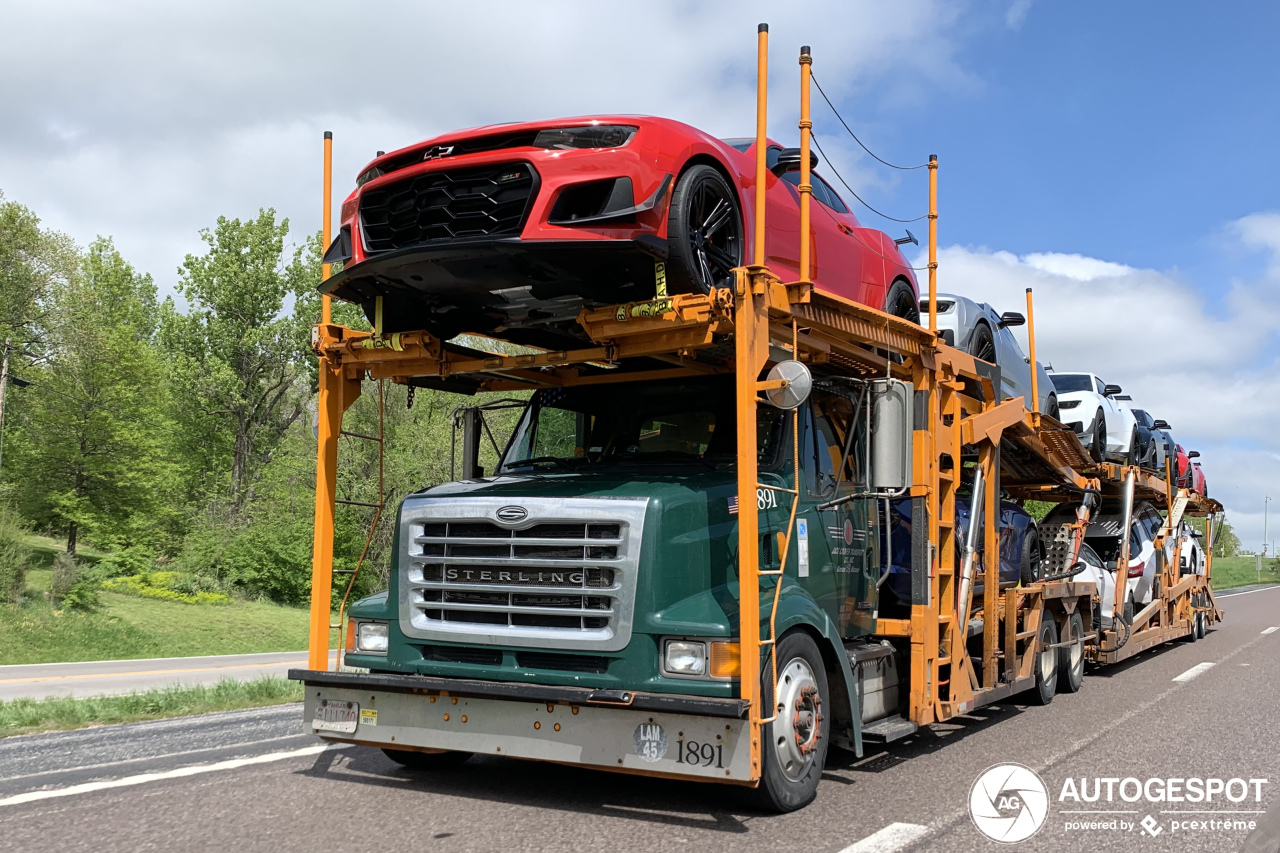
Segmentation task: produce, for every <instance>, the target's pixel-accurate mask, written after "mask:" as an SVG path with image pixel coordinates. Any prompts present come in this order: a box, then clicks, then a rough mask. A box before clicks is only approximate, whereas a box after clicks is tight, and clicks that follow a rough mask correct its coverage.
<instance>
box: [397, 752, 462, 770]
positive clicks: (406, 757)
mask: <svg viewBox="0 0 1280 853" xmlns="http://www.w3.org/2000/svg"><path fill="white" fill-rule="evenodd" d="M382 751H383V753H384V754H386V756H387V758H390V759H391V760H392V761H394V762H395V763H396V764H402V765H404V766H405V767H408V768H409V769H410V770H449V769H450V768H453V767H457V766H458V765H459V764H462V763H463V762H464V761H466V760H467V759H468V758H470V757H471V753H470V752H451V751H445V750H441V751H440V752H418V751H417V750H415V749H384V750H382Z"/></svg>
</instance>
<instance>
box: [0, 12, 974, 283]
mask: <svg viewBox="0 0 1280 853" xmlns="http://www.w3.org/2000/svg"><path fill="white" fill-rule="evenodd" d="M958 15H959V11H958V9H957V8H956V6H955V5H954V4H950V3H945V2H943V0H904V2H901V3H895V4H892V5H891V6H890V5H886V4H880V3H876V2H873V0H852V2H851V0H808V2H796V3H791V4H787V5H785V6H778V5H777V4H774V3H767V2H764V0H748V1H747V2H730V0H715V2H704V3H697V4H690V3H687V2H682V0H653V2H647V3H643V4H632V5H623V4H585V3H580V2H571V0H547V2H542V3H539V4H537V6H536V7H534V6H530V5H528V4H526V3H520V2H516V0H504V2H491V3H487V4H484V5H483V6H481V5H480V4H427V3H419V2H410V0H400V1H399V2H384V3H379V4H376V5H375V6H369V5H367V4H358V3H351V2H341V1H340V0H319V1H318V2H312V3H306V4H300V5H299V4H269V3H256V2H252V0H226V2H221V3H217V4H191V3H170V2H161V0H122V2H118V3H112V4H110V5H109V6H107V5H103V4H100V3H94V2H89V0H81V2H60V3H56V4H55V3H29V4H18V5H15V6H12V8H7V9H6V11H5V27H6V32H8V33H11V34H17V33H21V34H22V36H21V37H20V38H19V37H14V38H10V39H7V40H6V43H5V50H4V51H0V76H2V77H3V78H4V79H5V81H6V83H7V85H6V86H4V87H2V88H0V114H2V115H4V116H5V120H4V121H3V122H0V188H3V189H4V191H5V194H6V196H7V197H8V198H10V199H14V200H17V201H21V202H23V203H24V204H27V205H28V206H30V207H32V208H33V209H34V210H36V212H37V213H39V214H40V215H41V216H42V217H43V218H44V219H45V220H46V222H47V223H48V224H49V225H51V226H53V227H56V228H59V229H61V230H64V231H67V232H68V233H70V234H72V236H74V237H76V238H77V239H78V240H80V241H81V242H86V241H87V240H89V239H91V238H92V237H93V235H95V234H97V233H109V234H113V235H114V236H115V237H116V241H117V245H119V246H120V248H121V250H122V251H123V252H124V253H125V255H126V256H127V257H129V259H130V260H131V261H132V262H134V263H135V265H137V266H138V267H140V268H141V269H144V270H147V271H150V272H152V273H154V274H155V275H156V278H157V281H158V283H159V284H160V285H161V287H162V288H163V287H166V286H171V285H172V283H173V282H174V280H176V274H175V270H176V268H177V266H178V265H179V264H180V263H181V261H182V257H183V255H184V254H185V253H186V252H189V251H192V250H193V249H198V248H199V243H198V240H197V238H196V232H197V230H198V229H200V228H202V227H208V226H211V225H212V224H213V222H214V220H215V219H216V217H217V216H219V215H228V216H241V217H244V216H249V215H252V214H253V213H254V212H255V211H256V210H257V208H258V207H269V206H271V207H275V208H276V209H277V210H278V211H279V212H280V213H282V214H284V215H288V216H289V217H291V219H292V220H293V224H294V227H295V234H296V233H297V232H298V231H299V230H304V231H311V230H314V229H316V228H318V226H319V200H320V199H319V195H320V192H319V179H320V150H321V149H320V136H321V132H322V131H323V130H332V131H333V132H334V137H335V169H334V171H335V185H336V190H335V194H336V195H338V196H339V200H340V199H341V196H342V195H343V194H345V191H346V189H347V188H348V187H350V186H351V185H352V184H353V182H354V177H355V175H356V173H357V172H358V170H359V169H360V167H361V166H362V165H363V164H364V163H365V162H367V161H368V159H369V158H370V157H372V156H373V153H374V151H375V150H377V149H385V150H392V149H394V148H397V147H400V146H403V145H407V144H410V143H412V142H415V141H418V140H420V139H423V138H426V137H428V136H431V135H433V134H436V133H440V132H443V131H446V130H451V129H456V128H462V127H469V126H474V125H479V124H487V123H492V122H499V121H510V120H515V119H532V118H542V117H553V116H566V115H583V114H591V113H600V112H622V113H652V114H658V115H667V116H671V117H673V118H677V119H681V120H684V121H687V122H689V123H691V124H694V125H697V126H699V127H701V128H704V129H705V130H708V131H710V132H712V133H716V134H719V135H726V136H727V135H742V134H744V133H750V132H752V131H753V130H754V127H755V97H754V85H755V81H754V74H755V45H756V24H757V22H759V21H769V23H770V24H771V64H770V68H771V74H770V80H771V103H770V115H771V121H770V127H771V129H772V131H773V133H774V134H775V135H776V136H778V137H779V138H782V139H787V138H794V137H795V136H796V133H797V131H796V129H795V119H796V112H797V109H798V85H797V80H798V73H799V72H798V65H797V63H796V56H797V55H798V49H799V47H800V45H801V44H802V43H805V44H810V45H811V46H812V48H813V55H814V58H815V69H816V71H817V73H818V75H819V77H820V79H821V80H822V81H823V85H824V86H825V87H826V88H827V92H828V93H829V94H830V95H832V96H833V97H838V98H844V97H849V96H855V97H862V98H871V99H883V101H884V102H885V103H889V104H893V105H895V107H896V108H900V109H911V108H916V107H919V106H920V104H921V103H922V101H923V99H924V98H925V97H926V95H925V92H926V91H927V89H928V88H932V89H933V90H935V91H937V90H942V91H954V90H955V89H956V87H965V86H968V85H972V78H971V77H970V76H968V75H967V74H966V73H965V72H964V71H963V70H962V69H960V68H958V67H957V66H956V64H955V62H954V60H953V56H954V54H955V50H956V45H955V40H956V36H955V31H956V30H957V26H956V24H957V18H958ZM926 84H927V86H926ZM832 139H833V141H834V140H835V137H834V134H832ZM824 141H825V140H824ZM832 153H833V154H834V153H835V152H834V151H833V152H832ZM846 163H847V164H848V167H849V172H850V174H847V175H846V177H848V178H850V180H860V177H861V176H859V177H855V175H857V174H858V173H857V163H856V160H855V158H853V157H843V156H842V157H841V164H842V165H844V164H846Z"/></svg>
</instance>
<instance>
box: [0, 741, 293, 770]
mask: <svg viewBox="0 0 1280 853" xmlns="http://www.w3.org/2000/svg"><path fill="white" fill-rule="evenodd" d="M306 737H307V736H306V735H304V734H302V733H300V732H299V733H298V734H292V735H281V736H280V737H269V738H264V739H263V740H250V741H245V742H243V743H233V744H230V745H227V746H207V747H204V748H202V749H188V750H185V751H183V752H166V753H164V754H163V755H144V756H141V757H140V758H124V759H121V760H120V761H104V762H102V763H100V764H82V765H80V766H79V767H61V768H59V769H57V770H41V771H40V772H39V773H24V774H22V775H21V776H6V777H5V780H4V781H6V782H17V781H18V780H20V779H32V778H34V777H36V776H57V775H59V774H61V773H80V772H82V771H87V770H105V769H106V768H108V767H119V766H121V765H123V764H137V763H138V762H140V761H160V760H163V759H165V758H186V757H187V756H189V755H199V754H200V753H202V752H217V751H219V750H223V751H225V750H228V749H247V748H248V747H251V746H262V745H263V744H264V743H279V742H280V741H282V740H294V739H296V738H306ZM307 739H308V740H310V738H307Z"/></svg>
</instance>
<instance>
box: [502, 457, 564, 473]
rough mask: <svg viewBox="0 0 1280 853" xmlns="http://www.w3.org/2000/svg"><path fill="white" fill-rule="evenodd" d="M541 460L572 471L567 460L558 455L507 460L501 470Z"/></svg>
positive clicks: (534, 463)
mask: <svg viewBox="0 0 1280 853" xmlns="http://www.w3.org/2000/svg"><path fill="white" fill-rule="evenodd" d="M542 462H549V463H551V464H552V465H556V466H558V467H560V468H561V469H563V470H565V471H572V470H573V466H572V465H570V464H569V460H567V459H562V458H560V457H559V456H531V457H530V458H528V459H517V460H515V461H514V462H508V463H506V464H505V465H503V466H502V470H504V471H506V470H509V469H511V468H515V467H516V466H524V465H537V464H539V463H542Z"/></svg>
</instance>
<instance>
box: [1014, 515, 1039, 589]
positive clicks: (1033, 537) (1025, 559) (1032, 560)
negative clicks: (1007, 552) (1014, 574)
mask: <svg viewBox="0 0 1280 853" xmlns="http://www.w3.org/2000/svg"><path fill="white" fill-rule="evenodd" d="M1020 576H1021V579H1022V585H1023V586H1031V584H1033V583H1036V582H1038V581H1039V580H1040V579H1041V578H1042V577H1044V552H1043V551H1042V550H1041V548H1040V533H1039V532H1038V531H1037V530H1036V529H1035V528H1034V527H1032V528H1031V529H1030V530H1028V531H1027V535H1026V536H1025V537H1024V538H1023V540H1022V571H1021V573H1020Z"/></svg>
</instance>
